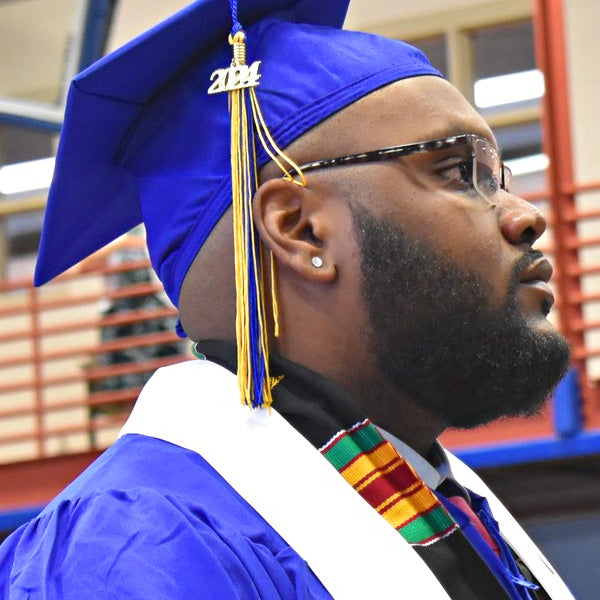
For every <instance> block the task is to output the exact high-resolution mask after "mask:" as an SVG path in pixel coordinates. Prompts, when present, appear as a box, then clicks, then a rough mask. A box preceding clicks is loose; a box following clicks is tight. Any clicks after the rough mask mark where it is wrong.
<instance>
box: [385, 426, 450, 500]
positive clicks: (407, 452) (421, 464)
mask: <svg viewBox="0 0 600 600" xmlns="http://www.w3.org/2000/svg"><path fill="white" fill-rule="evenodd" d="M377 429H379V433H381V435H382V437H383V438H384V439H385V440H387V441H388V442H389V443H390V444H391V445H392V446H394V448H395V449H396V452H398V454H399V455H400V456H402V457H403V458H404V459H405V460H406V461H407V462H408V463H409V464H410V466H411V467H412V468H413V469H414V470H415V471H416V472H417V475H418V476H419V477H420V478H421V479H422V480H423V481H424V482H425V483H426V485H427V486H428V487H430V488H431V489H432V490H436V489H437V488H438V487H439V486H440V485H441V484H442V482H443V481H444V479H446V478H447V477H451V476H452V471H451V469H450V464H449V463H448V459H447V458H446V455H445V453H444V452H443V451H441V452H437V449H438V448H439V450H441V446H439V443H438V442H436V444H435V446H436V448H434V449H433V450H432V452H431V453H430V455H429V456H430V460H431V462H430V461H429V460H427V459H425V458H423V457H422V456H421V455H420V454H419V453H418V452H417V451H416V450H414V449H413V448H411V447H410V446H409V445H408V444H405V443H404V442H403V441H402V440H400V439H398V438H397V437H396V436H395V435H393V434H391V433H390V432H389V431H386V430H385V429H383V428H381V427H377ZM434 465H435V466H434Z"/></svg>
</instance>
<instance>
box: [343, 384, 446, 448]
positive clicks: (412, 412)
mask: <svg viewBox="0 0 600 600" xmlns="http://www.w3.org/2000/svg"><path fill="white" fill-rule="evenodd" d="M349 391H350V393H351V394H352V395H353V396H354V397H355V398H356V399H357V401H358V402H359V404H360V405H361V406H362V408H363V409H364V411H365V413H366V414H367V415H368V417H369V418H370V419H371V421H372V422H373V423H375V424H376V425H379V426H380V427H382V428H383V429H385V430H386V431H389V432H390V433H391V434H393V435H394V436H396V437H397V438H398V439H400V440H402V441H403V442H404V443H405V444H408V445H409V446H410V447H411V448H413V449H414V450H415V451H416V452H418V453H419V454H420V455H421V456H427V455H428V453H429V451H430V449H431V447H432V446H433V444H434V443H435V441H436V440H437V438H438V437H439V436H440V435H441V434H442V432H443V431H444V429H445V427H444V426H443V425H442V424H441V423H440V422H439V420H438V419H437V418H436V417H435V415H432V414H431V413H430V412H427V411H426V410H424V409H423V408H421V407H419V406H417V405H416V404H415V403H414V402H412V401H411V400H410V398H408V397H407V396H406V395H405V394H403V393H402V392H401V391H398V390H397V389H396V388H394V387H392V386H391V385H390V384H389V383H388V382H385V381H383V382H382V381H381V380H380V379H378V378H377V377H373V378H370V379H367V380H365V381H364V383H363V384H361V385H358V386H354V389H350V390H349Z"/></svg>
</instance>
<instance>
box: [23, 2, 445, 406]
mask: <svg viewBox="0 0 600 600" xmlns="http://www.w3.org/2000/svg"><path fill="white" fill-rule="evenodd" d="M348 1H349V0H326V1H323V0H239V7H238V6H237V5H238V2H237V1H236V0H231V2H227V0H198V1H197V2H194V3H193V4H191V5H189V6H188V7H187V8H185V9H184V10H182V11H180V12H179V13H177V14H175V15H173V16H172V17H171V18H169V19H167V20H165V21H164V22H162V23H160V24H159V25H157V26H156V27H154V28H153V29H151V30H150V31H148V32H146V33H145V34H143V35H141V36H140V37H138V38H137V39H135V40H133V41H132V42H130V43H129V44H127V45H125V46H124V47H123V48H121V49H119V50H117V51H115V52H114V53H112V54H110V55H109V56H106V57H104V58H103V59H101V60H99V61H98V62H97V63H95V64H94V65H92V66H91V67H89V68H88V69H86V70H85V71H83V72H82V73H81V74H79V75H78V76H77V77H75V79H74V80H73V82H72V83H71V86H70V90H69V95H68V99H67V107H66V115H65V120H64V125H63V130H62V133H61V139H60V142H59V147H58V152H57V159H56V167H55V173H54V178H53V181H52V185H51V187H50V192H49V196H48V204H47V209H46V215H45V220H44V226H43V230H42V237H41V242H40V249H39V255H38V262H37V267H36V273H35V284H36V285H41V284H43V283H45V282H47V281H49V280H50V279H52V278H54V277H56V276H57V275H59V274H60V273H62V272H63V271H65V270H66V269H68V268H70V267H71V266H73V265H74V264H76V263H77V262H79V261H80V260H82V259H83V258H85V257H86V256H88V255H89V254H91V253H93V252H95V251H96V250H98V249H100V248H101V247H103V246H104V245H106V244H107V243H109V242H111V241H112V240H114V239H115V238H117V237H118V236H120V235H122V234H124V233H126V232H127V231H129V230H130V229H131V228H132V227H134V226H136V225H138V224H139V223H141V222H143V223H144V224H145V227H146V233H147V243H148V249H149V253H150V258H151V260H152V264H153V267H154V269H155V271H156V273H157V275H158V277H159V278H160V280H161V281H162V283H163V285H164V287H165V291H166V292H167V294H168V295H169V297H170V299H171V300H172V301H173V303H174V304H175V305H177V303H178V299H179V293H180V289H181V285H182V283H183V280H184V277H185V275H186V273H187V271H188V269H189V267H190V265H191V263H192V261H193V260H194V258H195V256H196V254H197V253H198V251H199V250H200V248H201V247H202V244H203V243H204V242H205V240H206V239H207V238H208V236H209V235H210V232H211V231H212V229H213V227H214V226H215V225H216V223H217V222H218V220H219V219H220V217H221V216H222V215H223V213H224V212H225V211H226V210H227V208H228V207H229V206H230V205H231V203H232V197H234V196H235V195H236V193H237V192H236V189H237V188H238V187H239V182H238V183H236V180H237V179H238V175H236V174H234V175H233V176H232V163H231V156H232V139H233V138H232V134H231V131H232V124H233V127H234V128H236V129H235V131H236V132H237V133H235V135H234V136H233V137H235V136H237V135H239V136H242V137H243V136H249V139H250V140H251V141H252V145H254V146H255V147H256V153H255V155H253V156H251V157H250V158H249V159H248V158H247V157H246V158H243V157H242V159H241V163H240V164H239V165H238V167H239V168H241V169H242V176H244V177H249V178H250V179H252V177H251V175H249V174H250V173H251V172H252V171H253V170H254V169H256V168H259V167H260V166H262V165H263V164H265V163H266V162H268V161H269V160H270V159H271V156H270V153H271V154H272V152H273V146H274V148H275V152H277V151H278V148H285V147H286V146H287V145H289V144H290V143H291V142H293V141H294V140H296V139H297V138H298V137H300V136H301V135H303V134H304V133H305V132H307V131H308V130H309V129H311V128H312V127H314V126H315V125H317V124H318V123H320V122H321V121H323V120H324V119H326V118H327V117H329V116H331V115H332V114H334V113H336V112H338V111H339V110H341V109H342V108H344V107H345V106H347V105H349V104H351V103H352V102H354V101H356V100H358V99H359V98H361V97H363V96H365V95H367V94H369V93H370V92H372V91H373V90H375V89H377V88H379V87H382V86H384V85H386V84H388V83H391V82H393V81H397V80H399V79H404V78H408V77H414V76H419V75H438V76H439V73H438V71H436V70H435V69H434V68H433V67H432V66H431V64H430V63H429V61H428V60H427V59H426V58H425V56H424V55H423V54H422V53H421V52H420V51H419V50H417V49H416V48H413V47H412V46H409V45H407V44H405V43H403V42H400V41H397V40H390V39H387V38H383V37H379V36H375V35H370V34H365V33H359V32H350V31H345V30H342V29H341V27H342V24H343V20H344V17H345V14H346V10H347V7H348ZM238 8H239V12H238ZM242 27H243V29H242ZM229 38H231V41H233V42H234V51H238V52H239V51H240V48H242V46H243V48H242V50H241V51H243V50H244V49H245V52H246V54H247V62H246V63H245V66H244V67H243V68H240V64H241V62H242V61H244V60H245V59H243V58H242V59H240V57H239V56H238V57H237V58H236V57H235V56H234V58H233V61H232V45H231V43H230V39H229ZM235 43H237V46H236V45H235ZM240 44H242V46H240ZM236 48H237V50H235V49H236ZM257 61H260V65H259V66H256V62H257ZM258 69H260V70H258ZM242 72H243V76H242V77H241V79H244V80H247V81H245V82H244V81H242V82H241V84H240V86H237V88H236V85H235V81H234V80H235V79H236V77H237V79H240V73H242ZM248 81H249V83H248ZM232 82H233V83H232ZM238 83H240V82H239V81H238ZM247 83H248V85H249V87H248V86H246V87H245V85H246V84H247ZM209 88H212V89H211V91H217V92H218V91H219V90H220V89H223V90H225V91H226V92H227V93H208V91H209ZM232 88H236V89H232ZM228 96H229V98H228ZM232 98H237V100H234V101H233V105H232ZM255 102H257V103H258V105H259V106H260V109H258V107H257V106H255ZM230 108H231V110H230ZM256 110H260V112H261V114H262V118H263V119H264V127H265V129H266V130H267V131H266V134H267V135H270V136H272V139H273V144H266V146H267V148H265V145H263V144H262V143H260V140H259V137H258V136H257V133H258V132H257V131H256V127H254V126H253V125H252V121H251V120H250V122H249V123H248V124H245V123H246V122H245V121H244V119H245V118H246V117H245V115H246V112H247V111H249V112H250V113H253V112H256ZM269 145H271V146H272V147H271V149H269V148H268V146H269ZM248 160H249V163H248V164H247V161H248ZM233 168H234V169H235V167H233ZM232 181H233V183H234V185H232ZM252 185H253V184H252V183H251V190H250V197H249V199H248V198H247V199H246V201H247V202H249V201H250V200H251V195H252V191H253V187H252ZM242 201H243V200H242ZM250 220H251V219H250ZM246 225H247V223H246ZM232 251H233V249H232ZM247 251H248V248H247ZM248 260H249V263H250V264H249V268H250V269H254V270H257V269H258V268H259V267H258V265H254V264H252V258H251V256H250V259H248V256H246V262H245V264H246V265H247V266H248V264H247V263H248ZM250 279H252V277H250ZM249 286H250V289H249V290H247V293H246V296H245V300H244V302H245V303H246V304H248V303H250V304H252V303H253V302H254V303H256V302H258V303H260V290H257V289H256V286H259V287H260V281H259V280H255V282H254V283H252V281H250V284H249ZM253 298H254V299H253ZM238 309H239V306H238ZM248 310H249V311H250V315H252V313H253V312H256V311H258V314H259V317H260V310H261V309H260V306H259V307H256V306H250V307H249V309H248ZM255 317H256V315H255V316H254V317H252V316H251V318H250V325H249V327H250V332H249V334H248V335H249V336H250V338H251V339H253V340H254V342H253V343H254V349H251V348H250V349H248V348H246V349H245V350H243V351H242V355H241V356H242V357H244V356H245V357H246V359H247V362H250V363H253V362H255V363H256V364H255V367H256V368H251V371H252V372H253V373H254V374H252V373H251V374H250V379H252V380H263V381H266V380H267V379H266V378H267V376H268V372H266V371H265V367H264V363H265V356H261V355H263V354H264V344H265V343H266V342H265V340H262V341H260V339H259V338H260V333H257V330H256V328H254V329H253V327H254V321H253V320H252V319H253V318H255ZM238 337H239V336H238ZM257 340H258V341H257ZM239 342H240V340H239V339H238V343H239ZM261 348H262V349H261ZM256 361H258V362H256ZM266 362H268V361H266ZM261 365H262V366H261ZM257 373H258V375H257ZM242 395H243V396H244V395H246V396H248V395H249V396H250V397H251V400H250V401H249V403H251V404H253V405H261V404H262V403H263V400H261V397H262V396H263V395H264V391H262V388H260V390H259V391H256V389H255V390H254V391H250V392H245V393H242Z"/></svg>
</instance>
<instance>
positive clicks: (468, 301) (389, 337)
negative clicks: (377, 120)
mask: <svg viewBox="0 0 600 600" xmlns="http://www.w3.org/2000/svg"><path fill="white" fill-rule="evenodd" d="M352 211H353V215H354V222H355V226H356V231H357V235H358V241H359V244H360V248H361V251H362V264H361V269H362V293H363V297H364V298H363V299H364V301H365V305H366V307H367V311H368V316H369V320H370V325H371V332H372V335H373V339H374V346H375V353H376V360H377V364H378V368H379V370H380V371H381V373H382V374H383V375H384V377H385V378H386V379H387V380H388V382H390V383H391V384H392V385H393V387H394V388H395V389H397V390H398V391H400V392H401V393H403V394H405V395H407V396H408V397H409V398H410V399H411V400H412V401H413V402H414V403H415V404H417V405H418V406H420V407H421V408H423V409H424V410H426V411H428V412H429V413H431V414H433V415H435V416H436V418H437V419H439V420H440V421H441V422H442V424H444V426H445V427H458V428H471V427H475V426H477V425H481V424H484V423H488V422H490V421H493V420H495V419H498V418H500V417H510V416H528V415H532V414H535V413H536V412H538V411H539V409H540V408H541V407H542V406H543V405H544V404H545V402H546V399H547V398H548V396H549V395H550V393H551V392H552V390H553V388H554V387H555V386H556V384H557V383H558V382H559V380H560V379H561V378H562V377H563V376H564V374H565V373H566V370H567V368H568V364H569V347H568V345H567V342H566V340H565V339H564V338H563V337H562V336H561V335H560V334H559V333H558V332H557V331H555V330H553V329H550V328H544V329H543V330H540V329H536V328H535V327H534V326H533V325H532V324H530V323H528V322H527V321H526V319H525V317H524V316H523V314H522V313H521V311H520V310H519V308H518V304H517V296H516V294H517V289H518V286H519V274H520V273H521V272H522V271H523V270H524V269H526V268H527V267H528V266H529V265H531V264H532V263H533V262H534V261H535V260H536V259H537V258H539V257H540V256H541V253H539V252H538V251H533V250H531V251H530V252H529V253H526V254H525V255H524V256H523V257H522V258H521V259H519V260H518V261H517V263H515V264H514V265H513V273H512V275H513V277H512V282H511V285H510V287H509V290H508V293H507V299H506V302H505V303H504V305H503V306H502V307H500V308H495V307H492V306H491V305H490V295H491V285H490V284H489V282H488V281H487V280H486V279H483V278H481V277H480V276H478V275H476V274H474V273H472V272H469V271H467V270H464V269H462V268H460V267H459V266H458V265H457V264H456V263H453V262H452V261H450V260H449V259H447V258H446V257H444V256H441V255H439V254H437V253H436V252H435V251H434V250H433V249H432V248H431V247H430V246H429V245H428V244H427V243H424V242H421V241H418V240H414V239H410V238H409V237H408V236H407V235H406V234H405V233H404V232H403V231H402V230H401V229H400V228H398V227H397V226H396V225H394V224H392V223H390V220H389V219H383V218H377V217H375V216H374V215H372V214H371V213H370V212H368V211H367V210H366V209H364V208H363V207H361V206H356V205H353V206H352ZM545 308H546V310H545V311H544V312H547V310H548V309H549V307H545ZM540 313H542V307H540ZM540 318H543V317H542V314H540Z"/></svg>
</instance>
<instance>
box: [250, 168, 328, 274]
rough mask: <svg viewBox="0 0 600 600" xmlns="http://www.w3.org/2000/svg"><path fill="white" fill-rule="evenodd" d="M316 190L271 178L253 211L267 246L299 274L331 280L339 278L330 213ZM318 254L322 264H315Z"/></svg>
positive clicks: (255, 199) (255, 197)
mask: <svg viewBox="0 0 600 600" xmlns="http://www.w3.org/2000/svg"><path fill="white" fill-rule="evenodd" d="M327 206H328V203H327V202H326V201H325V199H324V198H323V197H322V196H321V195H320V194H319V193H318V192H317V191H315V190H311V189H309V188H307V187H302V186H299V185H297V184H296V183H294V182H292V181H288V180H286V179H269V180H268V181H266V182H265V183H263V184H262V185H261V186H260V187H259V189H258V191H257V192H256V194H255V196H254V200H253V205H252V211H253V217H254V223H255V225H256V228H257V230H258V232H259V235H260V238H261V240H262V242H263V245H264V246H265V248H268V249H269V250H271V252H272V253H273V255H274V256H275V258H276V259H277V260H278V261H279V262H280V263H281V264H283V265H285V266H286V267H288V268H290V269H292V270H294V271H295V272H297V273H298V274H299V275H300V276H302V277H304V278H307V279H311V280H313V281H320V282H322V283H329V282H332V281H333V280H335V278H336V274H337V271H336V265H335V260H334V252H333V247H332V246H333V244H332V239H331V237H330V232H331V215H329V214H328V210H327ZM314 257H319V258H320V259H321V261H322V264H321V266H320V267H315V266H314V265H313V262H312V260H313V258H314Z"/></svg>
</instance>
